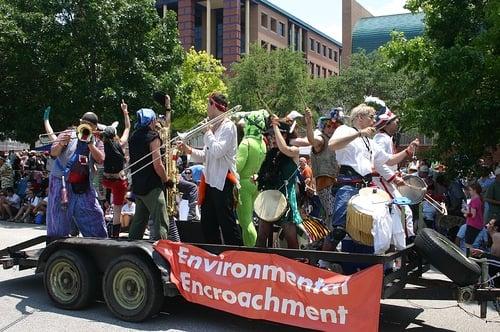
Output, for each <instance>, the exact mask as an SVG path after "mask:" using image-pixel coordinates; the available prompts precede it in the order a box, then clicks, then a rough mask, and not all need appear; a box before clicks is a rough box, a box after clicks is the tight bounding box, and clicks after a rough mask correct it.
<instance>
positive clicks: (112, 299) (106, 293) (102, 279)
mask: <svg viewBox="0 0 500 332" xmlns="http://www.w3.org/2000/svg"><path fill="white" fill-rule="evenodd" d="M433 236H434V235H433ZM421 238H422V237H421ZM46 240H47V238H46V236H39V237H36V238H33V239H30V240H28V241H25V242H22V243H19V244H16V245H14V246H11V247H7V248H5V249H2V250H0V262H1V263H2V266H3V268H4V269H9V268H12V267H14V266H17V267H18V268H19V270H24V269H31V268H34V269H36V270H35V273H43V280H44V287H45V289H46V292H47V294H48V296H49V298H50V299H51V300H52V302H53V303H54V304H55V305H56V306H57V307H60V308H63V309H69V310H78V309H81V308H83V307H85V306H87V305H89V304H90V303H92V302H94V301H95V300H96V298H97V297H98V296H99V295H100V292H102V298H103V299H104V301H105V302H106V305H107V306H108V308H109V310H110V311H111V312H112V313H113V314H114V315H115V316H116V317H118V318H120V319H122V320H125V321H130V322H140V321H143V320H145V319H147V318H149V317H151V316H153V315H155V314H157V313H158V312H159V311H160V309H161V305H162V303H163V300H164V298H165V297H175V296H178V295H179V291H178V290H177V288H176V286H175V284H174V283H173V282H172V281H171V280H170V265H169V263H168V262H167V261H166V260H165V259H164V258H163V257H162V256H161V255H160V254H158V253H157V252H156V251H155V249H154V246H153V244H154V242H152V241H147V240H140V241H131V240H128V239H95V238H81V237H72V238H62V239H58V240H56V241H53V242H51V243H50V244H49V245H47V246H45V247H43V248H39V249H33V247H34V246H39V245H40V244H43V243H45V242H46ZM424 240H425V238H424ZM427 240H428V239H427ZM435 240H436V241H437V242H443V241H444V240H443V239H441V238H437V239H435ZM422 241H423V240H422V239H420V240H419V238H418V237H417V241H416V243H415V244H410V245H408V246H407V247H406V248H405V249H404V250H400V251H395V252H390V253H386V254H382V255H374V254H357V253H345V252H325V251H317V250H292V249H279V248H250V247H239V246H228V245H210V244H203V243H198V244H192V245H195V246H197V247H199V248H202V249H204V250H206V251H208V252H210V253H212V254H220V253H223V252H225V251H228V250H239V251H248V252H258V253H270V254H277V255H280V256H283V257H287V258H291V259H295V260H300V261H302V262H314V261H317V260H318V259H323V260H327V261H334V262H339V263H342V262H349V263H357V264H364V265H366V266H370V265H376V264H383V265H385V266H387V265H392V264H393V263H394V262H395V261H398V266H399V268H397V269H395V270H388V271H386V273H385V274H384V277H383V285H382V294H381V298H382V299H387V298H405V295H404V292H402V291H403V290H404V289H405V286H406V285H407V284H413V285H420V286H423V287H424V288H422V289H421V295H422V296H423V297H422V298H425V296H428V295H427V294H429V292H428V291H429V290H431V289H434V288H439V289H440V290H441V291H442V290H446V292H445V293H446V295H445V296H446V299H456V300H458V301H460V302H470V301H477V302H478V303H479V305H480V307H481V310H480V312H481V318H485V317H486V308H487V301H492V300H495V299H496V298H497V297H499V296H500V289H495V288H491V287H489V286H488V285H487V282H486V281H487V279H488V277H487V264H486V262H485V260H482V261H481V260H479V261H474V260H472V259H468V258H467V260H468V262H467V264H468V263H469V262H470V264H471V267H473V268H474V269H475V268H476V265H477V266H478V267H479V265H478V264H480V266H481V268H479V269H480V274H481V275H480V278H479V279H478V280H476V282H473V283H470V282H469V281H468V280H467V278H466V279H460V280H453V279H452V280H453V281H443V280H429V279H425V278H423V277H422V275H423V273H425V272H426V271H428V270H429V268H430V263H431V261H432V259H431V260H429V259H428V258H429V257H426V255H423V254H422V250H421V249H419V248H418V247H422V244H421V242H422ZM419 243H420V244H419ZM450 245H451V246H454V245H453V244H451V242H450V243H446V246H450ZM428 249H431V250H435V248H433V247H432V246H428ZM452 250H455V248H452ZM434 254H435V252H434ZM457 255H458V253H457ZM462 256H463V255H462ZM457 257H458V256H457ZM460 259H462V257H461V258H460ZM432 263H433V265H434V266H435V265H436V264H435V261H433V262H432ZM472 264H474V265H472ZM438 265H439V263H438ZM438 269H440V268H439V267H438ZM442 272H443V273H444V274H445V275H446V274H447V272H448V271H446V269H445V271H442ZM452 277H453V276H452ZM476 277H477V276H476ZM470 278H471V277H469V280H470ZM472 278H474V276H472ZM476 279H477V278H476ZM457 283H458V284H457ZM441 293H442V292H441ZM414 296H415V294H414ZM417 296H418V295H417ZM443 299H444V298H443Z"/></svg>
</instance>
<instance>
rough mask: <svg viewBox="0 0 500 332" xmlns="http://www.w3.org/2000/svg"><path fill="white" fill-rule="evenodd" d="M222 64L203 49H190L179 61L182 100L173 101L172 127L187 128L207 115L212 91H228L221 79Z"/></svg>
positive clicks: (222, 72) (223, 69)
mask: <svg viewBox="0 0 500 332" xmlns="http://www.w3.org/2000/svg"><path fill="white" fill-rule="evenodd" d="M224 71H225V68H224V66H222V64H221V62H220V61H219V60H217V59H215V58H214V57H213V56H212V55H210V54H208V53H207V52H205V51H200V52H197V51H195V50H194V49H193V48H191V49H190V50H189V52H188V53H187V55H186V59H185V61H184V63H183V64H182V68H181V76H182V81H181V84H180V87H179V90H180V91H182V93H181V94H182V96H183V100H182V101H181V100H179V103H178V104H175V107H174V110H175V116H174V127H175V128H177V129H187V128H190V127H192V126H193V125H195V124H196V123H198V122H200V121H201V120H202V119H203V118H204V117H206V115H207V98H208V95H209V94H210V93H212V92H214V91H219V92H222V93H227V88H226V85H225V84H224V81H223V74H224Z"/></svg>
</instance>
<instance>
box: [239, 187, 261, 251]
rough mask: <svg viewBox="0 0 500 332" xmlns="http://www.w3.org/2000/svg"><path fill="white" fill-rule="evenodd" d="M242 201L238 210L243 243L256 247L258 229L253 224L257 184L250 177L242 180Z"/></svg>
mask: <svg viewBox="0 0 500 332" xmlns="http://www.w3.org/2000/svg"><path fill="white" fill-rule="evenodd" d="M240 184H241V189H240V203H239V204H238V208H237V209H236V212H237V213H238V222H239V223H240V226H241V230H242V235H243V244H244V245H245V246H247V247H254V246H255V241H256V240H257V231H256V230H255V226H254V225H253V203H254V202H255V198H256V197H257V193H258V192H257V186H256V185H255V183H253V182H252V181H251V180H250V179H248V180H246V179H245V180H241V182H240Z"/></svg>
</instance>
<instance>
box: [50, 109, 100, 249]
mask: <svg viewBox="0 0 500 332" xmlns="http://www.w3.org/2000/svg"><path fill="white" fill-rule="evenodd" d="M97 123H98V118H97V115H96V114H95V113H92V112H87V113H85V114H84V115H83V116H82V118H81V119H80V126H78V128H77V130H76V132H75V131H72V130H66V131H63V132H62V133H61V134H59V136H58V137H57V139H56V141H55V142H54V143H53V144H52V147H51V150H50V154H51V156H53V157H55V158H57V159H56V162H55V164H54V166H53V167H52V170H51V173H50V179H49V195H48V197H49V200H48V204H47V241H48V242H50V241H51V240H53V239H55V238H58V237H65V236H68V235H69V234H70V232H71V221H72V219H74V221H75V223H76V226H77V227H78V229H79V230H80V232H81V233H82V235H83V236H85V237H101V238H105V237H107V231H106V225H105V221H104V213H103V211H102V208H101V206H100V205H99V202H98V200H97V198H96V196H97V194H96V191H95V189H94V187H93V186H92V185H91V183H92V177H93V170H94V164H95V163H98V164H102V163H103V161H104V146H103V143H102V141H101V140H100V139H99V138H98V137H96V136H95V135H93V133H94V132H95V131H96V130H97ZM77 137H78V139H75V138H77Z"/></svg>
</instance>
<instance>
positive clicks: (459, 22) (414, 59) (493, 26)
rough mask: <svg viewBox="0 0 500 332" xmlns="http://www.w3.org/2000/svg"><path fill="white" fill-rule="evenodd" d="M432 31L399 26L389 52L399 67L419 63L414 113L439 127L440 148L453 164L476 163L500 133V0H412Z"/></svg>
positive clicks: (430, 130)
mask: <svg viewBox="0 0 500 332" xmlns="http://www.w3.org/2000/svg"><path fill="white" fill-rule="evenodd" d="M406 6H407V8H408V9H410V10H411V11H413V12H416V11H420V10H423V11H424V13H425V24H426V28H425V33H424V35H423V36H422V37H419V38H415V39H412V40H405V39H404V38H403V36H402V35H400V34H395V35H394V36H393V40H392V42H391V43H389V44H388V45H386V46H385V47H383V48H382V52H383V53H384V54H385V55H386V56H387V57H388V58H389V59H390V60H391V61H392V65H393V68H395V69H396V70H400V69H403V70H406V71H407V72H409V73H412V72H418V71H420V72H421V73H422V74H423V75H424V76H425V77H426V78H427V79H426V80H424V81H416V82H415V84H416V85H417V91H418V94H416V95H415V98H413V100H411V102H410V105H409V106H410V107H411V112H409V113H410V114H409V116H408V119H409V120H410V121H411V122H412V123H413V124H414V126H415V127H417V128H418V129H419V131H420V132H422V133H424V134H426V135H435V140H434V142H435V146H434V149H433V152H434V155H435V156H439V157H440V159H444V160H445V162H446V163H447V164H448V166H450V167H449V168H450V169H451V170H454V171H460V170H462V171H465V170H467V169H470V168H472V167H473V165H474V164H475V163H476V161H477V160H478V158H480V157H481V156H482V155H484V153H485V152H486V151H487V150H488V149H489V148H493V147H495V146H496V145H497V144H498V143H499V141H500V121H499V120H500V116H499V115H498V114H499V108H500V95H499V94H498V91H499V88H500V85H499V79H500V57H499V52H500V43H499V41H500V1H498V0H492V1H475V0H468V1H453V2H450V1H445V0H410V1H408V2H407V5H406Z"/></svg>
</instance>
